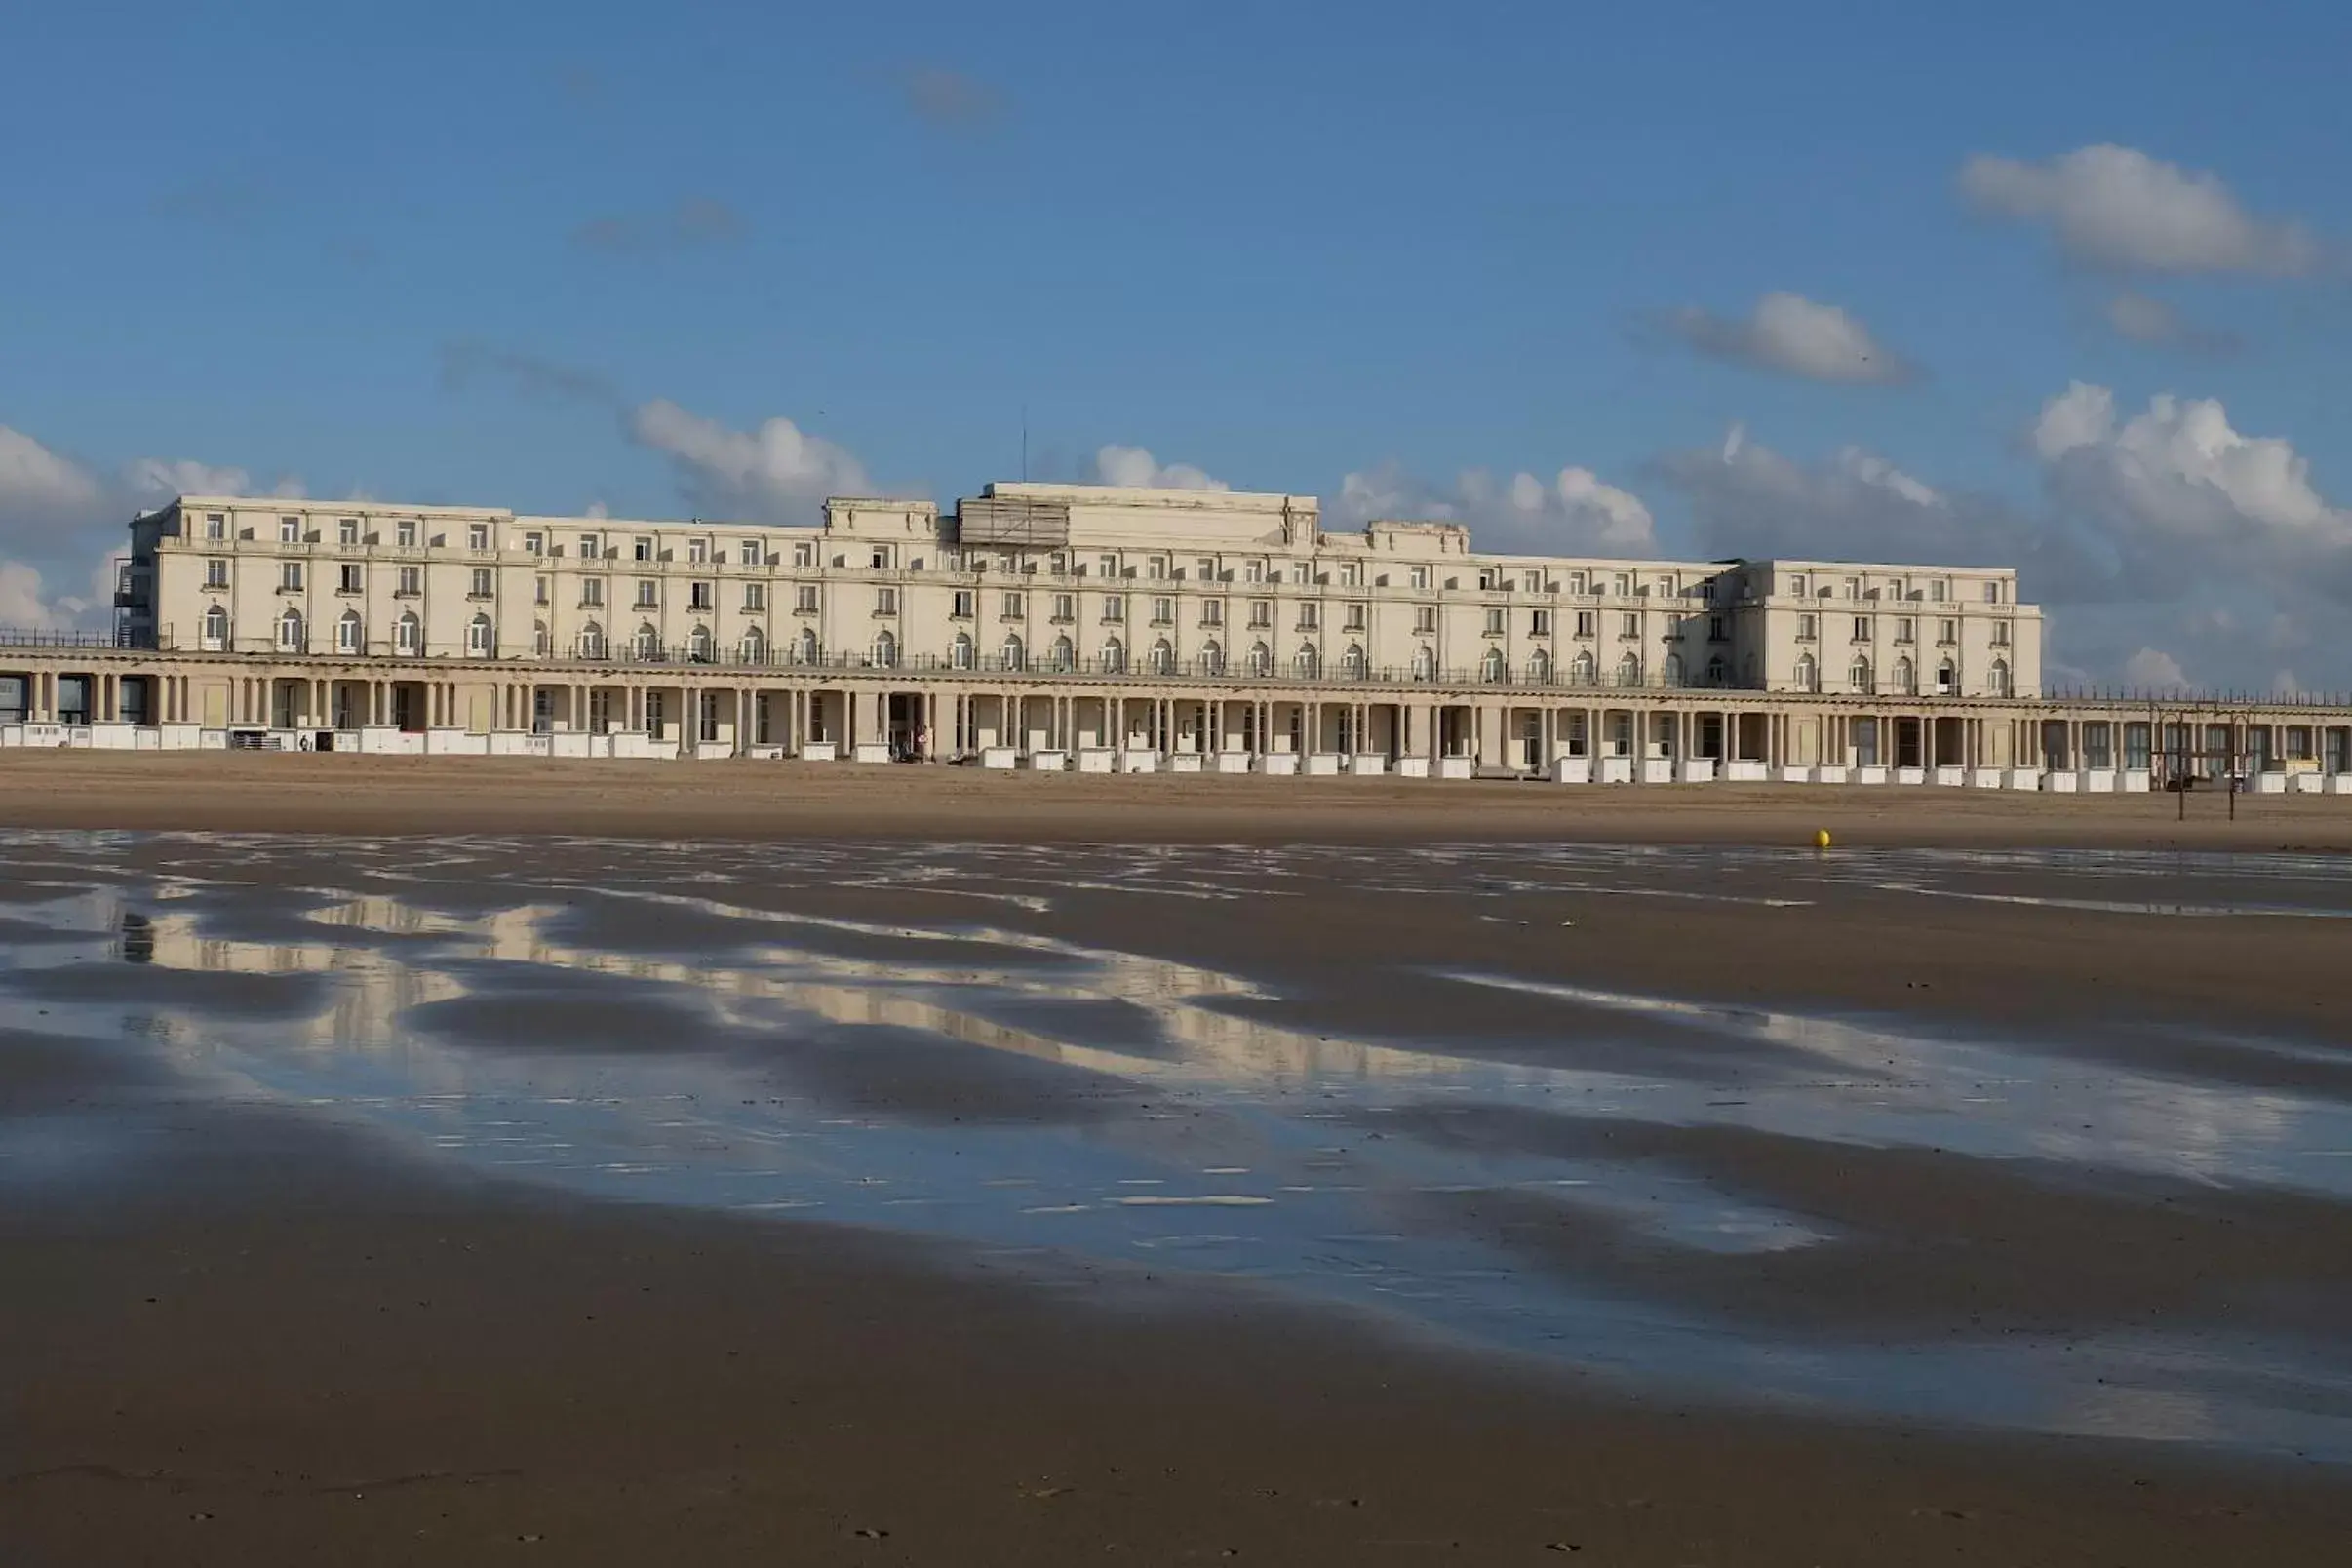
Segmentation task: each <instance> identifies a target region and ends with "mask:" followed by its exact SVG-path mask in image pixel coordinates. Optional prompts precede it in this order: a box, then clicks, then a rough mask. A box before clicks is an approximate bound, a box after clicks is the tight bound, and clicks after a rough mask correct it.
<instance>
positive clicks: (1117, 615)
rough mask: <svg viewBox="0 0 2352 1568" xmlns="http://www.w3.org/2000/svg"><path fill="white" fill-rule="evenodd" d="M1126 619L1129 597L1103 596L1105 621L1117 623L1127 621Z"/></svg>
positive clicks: (1119, 595)
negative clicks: (1117, 621)
mask: <svg viewBox="0 0 2352 1568" xmlns="http://www.w3.org/2000/svg"><path fill="white" fill-rule="evenodd" d="M1126 618H1127V596H1126V595H1125V594H1105V595H1103V619H1105V620H1107V621H1116V620H1125V619H1126Z"/></svg>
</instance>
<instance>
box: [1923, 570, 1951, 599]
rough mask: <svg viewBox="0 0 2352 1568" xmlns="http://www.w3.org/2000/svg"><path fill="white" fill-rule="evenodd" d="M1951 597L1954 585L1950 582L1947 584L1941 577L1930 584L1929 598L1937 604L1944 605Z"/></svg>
mask: <svg viewBox="0 0 2352 1568" xmlns="http://www.w3.org/2000/svg"><path fill="white" fill-rule="evenodd" d="M1951 596H1952V585H1951V584H1950V583H1948V582H1945V581H1944V580H1943V579H1942V578H1941V577H1939V578H1937V579H1936V580H1935V581H1934V582H1932V583H1930V584H1928V597H1929V598H1930V599H1932V600H1934V601H1935V602H1936V603H1937V604H1939V605H1940V604H1942V603H1943V602H1944V601H1945V600H1946V599H1949V598H1950V597H1951Z"/></svg>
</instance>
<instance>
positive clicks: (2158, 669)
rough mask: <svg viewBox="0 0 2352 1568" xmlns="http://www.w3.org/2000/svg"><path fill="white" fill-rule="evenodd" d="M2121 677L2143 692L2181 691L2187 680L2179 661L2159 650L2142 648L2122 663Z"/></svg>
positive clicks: (2186, 684)
mask: <svg viewBox="0 0 2352 1568" xmlns="http://www.w3.org/2000/svg"><path fill="white" fill-rule="evenodd" d="M2123 677H2124V679H2125V680H2126V681H2127V682H2129V683H2131V684H2132V685H2133V686H2137V687H2139V688H2140V689H2142V690H2145V691H2183V690H2186V689H2187V688H2188V684H2189V679H2188V677H2187V675H2185V674H2183V673H2182V671H2181V668H2180V661H2179V660H2178V659H2176V658H2175V657H2173V655H2171V654H2170V653H2167V652H2165V651H2163V650H2162V649H2160V648H2153V647H2143V648H2141V649H2140V650H2139V651H2138V652H2136V653H2135V654H2133V655H2132V656H2131V657H2130V658H2128V659H2126V660H2124V662H2123Z"/></svg>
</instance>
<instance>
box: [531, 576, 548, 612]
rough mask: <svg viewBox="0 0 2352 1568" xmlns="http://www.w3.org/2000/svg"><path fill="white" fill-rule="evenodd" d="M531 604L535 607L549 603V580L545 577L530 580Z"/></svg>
mask: <svg viewBox="0 0 2352 1568" xmlns="http://www.w3.org/2000/svg"><path fill="white" fill-rule="evenodd" d="M530 602H531V603H532V604H534V605H544V604H546V603H547V579H546V578H545V577H533V578H531V579H530Z"/></svg>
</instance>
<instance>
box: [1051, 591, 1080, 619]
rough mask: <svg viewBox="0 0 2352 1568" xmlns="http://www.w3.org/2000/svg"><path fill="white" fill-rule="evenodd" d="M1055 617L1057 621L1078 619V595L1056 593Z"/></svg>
mask: <svg viewBox="0 0 2352 1568" xmlns="http://www.w3.org/2000/svg"><path fill="white" fill-rule="evenodd" d="M1053 618H1054V619H1055V620H1057V621H1074V620H1077V619H1078V595H1076V594H1055V595H1054V596H1053Z"/></svg>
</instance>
